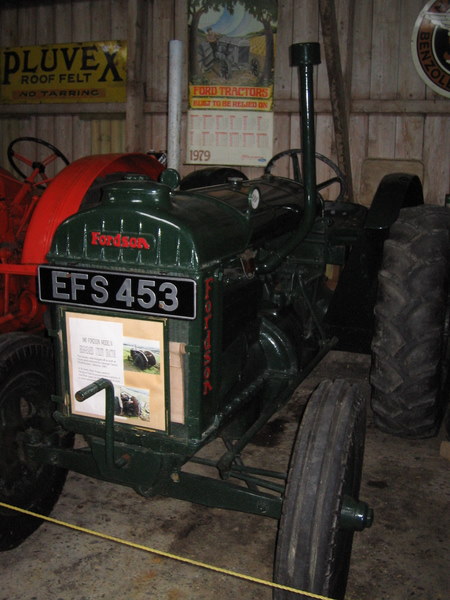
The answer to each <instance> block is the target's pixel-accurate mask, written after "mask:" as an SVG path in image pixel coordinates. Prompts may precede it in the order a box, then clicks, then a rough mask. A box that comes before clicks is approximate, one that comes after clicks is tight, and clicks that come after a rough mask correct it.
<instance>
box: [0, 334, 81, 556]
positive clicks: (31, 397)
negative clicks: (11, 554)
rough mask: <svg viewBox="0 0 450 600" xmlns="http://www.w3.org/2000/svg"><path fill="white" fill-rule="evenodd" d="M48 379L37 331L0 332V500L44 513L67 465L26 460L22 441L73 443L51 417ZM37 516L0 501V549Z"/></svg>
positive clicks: (11, 544)
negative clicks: (32, 333) (28, 332)
mask: <svg viewBox="0 0 450 600" xmlns="http://www.w3.org/2000/svg"><path fill="white" fill-rule="evenodd" d="M53 384H54V372H53V356H52V350H51V346H50V344H49V343H48V342H47V340H45V339H44V338H42V337H39V336H35V335H28V334H24V333H19V332H16V333H11V334H7V335H5V336H3V337H2V338H0V501H1V502H3V503H5V504H8V505H11V506H17V507H19V508H23V509H26V510H29V511H31V512H36V513H39V514H43V515H45V516H47V515H48V514H49V513H50V512H51V510H52V508H53V506H54V504H55V502H56V501H57V500H58V498H59V495H60V493H61V491H62V488H63V485H64V482H65V479H66V473H67V471H66V470H64V469H61V468H59V467H55V466H51V465H44V464H41V463H38V462H36V461H33V460H31V459H30V458H29V457H28V455H27V442H30V441H33V443H37V444H44V445H49V446H54V447H68V446H71V445H72V444H73V436H72V435H71V434H65V435H60V432H59V430H58V427H57V424H56V422H55V421H54V419H53V411H54V410H55V409H56V405H55V403H54V402H53V401H52V399H51V394H52V392H53ZM41 523H42V520H41V519H38V518H36V517H33V516H31V515H27V514H24V513H20V512H17V511H13V510H10V509H7V508H5V507H0V551H3V550H10V549H12V548H15V547H16V546H18V545H19V544H20V543H21V542H22V541H24V540H25V539H26V538H27V537H28V536H29V535H31V534H32V533H33V532H34V531H35V529H37V528H38V527H39V525H40V524H41Z"/></svg>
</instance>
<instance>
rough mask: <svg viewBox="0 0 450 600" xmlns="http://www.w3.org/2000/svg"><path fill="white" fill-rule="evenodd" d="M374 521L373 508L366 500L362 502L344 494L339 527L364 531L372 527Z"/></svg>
mask: <svg viewBox="0 0 450 600" xmlns="http://www.w3.org/2000/svg"><path fill="white" fill-rule="evenodd" d="M372 523H373V510H372V509H371V508H369V506H368V505H367V504H366V502H361V501H358V500H355V499H354V498H351V497H350V496H344V498H343V500H342V507H341V514H340V515H339V527H340V528H341V529H347V530H349V531H362V530H363V529H366V528H367V527H371V525H372Z"/></svg>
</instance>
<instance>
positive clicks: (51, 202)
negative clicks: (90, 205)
mask: <svg viewBox="0 0 450 600" xmlns="http://www.w3.org/2000/svg"><path fill="white" fill-rule="evenodd" d="M163 170H164V167H163V165H162V164H161V163H160V162H158V161H157V160H156V158H154V157H152V156H150V155H148V154H140V153H135V154H101V155H97V156H87V157H84V158H80V159H78V160H76V161H74V162H73V163H71V164H70V165H68V166H67V167H66V168H65V169H63V170H62V171H61V172H60V173H58V175H57V176H56V177H55V178H54V179H53V181H52V182H51V183H50V185H49V186H48V188H47V189H46V190H45V192H44V193H43V194H42V196H41V198H40V200H39V202H38V204H37V206H36V208H35V210H34V212H33V215H32V217H31V221H30V224H29V226H28V230H27V235H26V238H25V243H24V246H23V252H22V263H23V264H40V263H42V262H46V260H45V257H46V254H47V252H48V251H49V250H50V245H51V243H52V239H53V235H54V233H55V231H56V229H57V227H58V226H59V225H60V224H61V223H62V222H63V221H64V220H65V219H67V218H68V217H70V216H71V215H73V214H75V213H76V212H77V211H78V209H79V207H80V204H81V202H82V200H83V198H84V196H85V194H86V192H87V191H88V189H89V188H90V186H91V185H92V184H93V183H94V181H95V180H96V179H97V178H98V177H105V176H106V175H109V174H111V173H117V172H126V173H139V174H142V175H148V176H149V177H151V178H152V179H154V180H157V179H158V176H159V175H160V173H161V172H162V171H163Z"/></svg>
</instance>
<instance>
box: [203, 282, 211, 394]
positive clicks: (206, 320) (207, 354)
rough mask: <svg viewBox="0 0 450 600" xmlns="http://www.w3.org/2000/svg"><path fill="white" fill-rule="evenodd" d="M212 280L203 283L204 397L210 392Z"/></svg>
mask: <svg viewBox="0 0 450 600" xmlns="http://www.w3.org/2000/svg"><path fill="white" fill-rule="evenodd" d="M212 282H213V278H212V277H208V279H207V280H206V281H205V306H204V311H205V316H204V317H203V330H204V332H205V333H204V339H203V395H204V396H206V395H207V394H209V392H211V391H212V389H213V387H212V385H211V347H212V346H211V318H212V315H213V313H212V302H211V297H210V296H211V289H212Z"/></svg>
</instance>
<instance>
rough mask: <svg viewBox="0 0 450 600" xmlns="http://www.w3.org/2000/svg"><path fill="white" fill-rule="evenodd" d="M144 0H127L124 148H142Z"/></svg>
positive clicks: (135, 149)
mask: <svg viewBox="0 0 450 600" xmlns="http://www.w3.org/2000/svg"><path fill="white" fill-rule="evenodd" d="M145 14H146V11H145V10H144V0H129V2H128V54H127V101H126V110H125V150H126V152H142V151H143V150H144V127H143V123H144V81H145V74H143V60H142V55H143V51H144V47H145V45H144V36H145V30H146V25H147V24H146V21H145V19H144V20H143V15H145Z"/></svg>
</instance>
